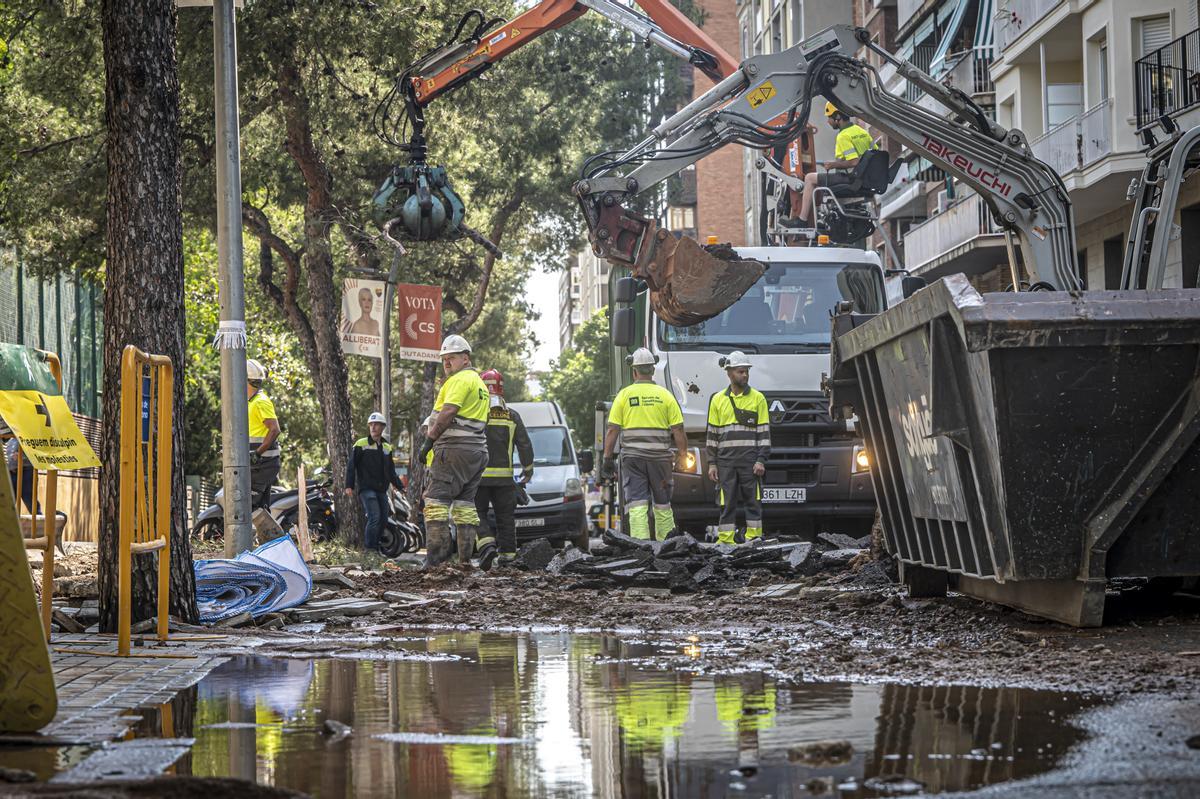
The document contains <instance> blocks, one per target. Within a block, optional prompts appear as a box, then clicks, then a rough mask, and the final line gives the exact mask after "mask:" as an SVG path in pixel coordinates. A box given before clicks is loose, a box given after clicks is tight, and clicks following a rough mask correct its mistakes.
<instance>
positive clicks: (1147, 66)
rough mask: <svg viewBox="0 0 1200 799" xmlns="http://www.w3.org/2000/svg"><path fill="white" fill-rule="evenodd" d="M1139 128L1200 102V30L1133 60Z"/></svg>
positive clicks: (1186, 34)
mask: <svg viewBox="0 0 1200 799" xmlns="http://www.w3.org/2000/svg"><path fill="white" fill-rule="evenodd" d="M1133 71H1134V83H1133V86H1134V90H1135V97H1134V102H1135V104H1136V108H1137V125H1138V130H1142V129H1143V128H1146V127H1149V126H1150V125H1153V124H1154V123H1155V122H1157V121H1158V119H1159V117H1162V116H1175V115H1177V114H1180V113H1182V112H1183V111H1186V110H1187V109H1189V108H1193V107H1195V106H1196V105H1200V30H1194V31H1191V32H1190V33H1185V34H1184V35H1183V36H1180V37H1179V38H1178V39H1176V40H1175V41H1173V42H1171V43H1170V44H1167V45H1164V46H1162V47H1160V48H1158V49H1157V50H1155V51H1154V52H1152V53H1149V54H1148V55H1145V56H1143V57H1142V58H1139V59H1138V60H1137V61H1135V62H1133Z"/></svg>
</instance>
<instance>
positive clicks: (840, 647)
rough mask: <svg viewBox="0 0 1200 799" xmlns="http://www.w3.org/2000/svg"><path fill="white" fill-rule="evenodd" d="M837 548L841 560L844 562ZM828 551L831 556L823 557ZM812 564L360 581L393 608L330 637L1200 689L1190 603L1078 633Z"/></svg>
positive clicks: (1119, 607)
mask: <svg viewBox="0 0 1200 799" xmlns="http://www.w3.org/2000/svg"><path fill="white" fill-rule="evenodd" d="M820 549H822V547H820V545H819V544H818V550H817V551H818V552H820ZM824 549H826V550H828V549H830V548H829V547H824ZM601 551H602V552H604V551H605V550H604V549H603V547H601ZM785 552H786V550H785ZM834 553H837V554H835V556H834V560H835V563H836V560H837V555H840V554H843V553H840V552H839V551H838V550H834ZM610 554H611V555H612V556H613V557H616V556H620V555H623V554H628V553H627V552H621V551H619V550H612V551H611V553H610ZM829 554H831V553H829V552H826V553H824V555H822V557H824V558H825V562H826V563H827V564H828V563H829V559H828V557H827V556H828V555H829ZM610 559H611V558H610ZM562 560H563V557H562V556H561V555H560V556H558V558H557V561H558V564H559V570H561V568H562ZM780 560H784V562H785V563H786V559H785V558H780ZM819 562H820V561H818V563H819ZM539 565H540V564H539ZM618 565H620V564H618ZM550 568H551V569H554V568H555V565H554V563H551V564H550ZM567 568H568V569H570V567H569V566H568V567H567ZM648 568H653V564H649V565H648ZM807 571H810V572H812V573H809V574H796V573H791V574H788V573H786V569H780V568H779V562H778V561H775V562H768V563H762V564H760V567H759V568H753V567H751V568H744V569H727V570H726V571H725V572H724V575H723V577H722V574H721V572H720V571H718V579H716V580H713V581H712V585H711V587H709V588H707V589H706V588H705V586H703V585H700V586H696V585H691V586H689V587H688V589H687V590H686V591H685V592H679V591H678V590H677V591H676V592H675V593H672V590H671V589H670V588H664V587H658V588H655V587H639V586H636V585H634V586H632V587H625V586H622V585H620V584H619V583H612V582H606V581H604V580H598V579H596V577H595V576H587V575H586V574H581V573H579V572H578V571H577V572H576V573H574V574H570V573H562V574H551V573H548V572H546V571H540V570H534V571H523V570H521V569H517V568H512V567H507V568H498V569H495V570H493V571H491V572H487V573H484V572H479V571H477V570H472V569H462V568H460V567H457V566H444V567H440V568H438V569H436V570H434V571H432V572H423V571H420V570H416V569H412V570H394V571H393V570H389V571H386V572H385V573H383V574H369V573H362V572H359V573H357V574H356V576H355V578H354V580H355V583H356V585H355V588H354V589H353V591H349V590H346V591H343V592H342V593H343V594H344V595H347V596H349V595H356V596H365V597H374V598H378V599H380V600H383V601H386V602H388V609H387V610H385V611H382V612H378V613H375V614H373V615H371V616H369V617H364V618H361V619H345V618H342V619H339V618H338V617H337V616H333V617H332V618H330V619H328V620H327V621H326V624H327V627H326V630H327V632H336V631H339V630H342V631H346V632H350V631H353V630H357V629H362V628H379V627H380V625H387V624H401V625H404V626H413V625H430V626H435V627H441V626H467V627H471V628H475V629H501V628H518V629H520V628H534V629H538V628H566V629H574V630H604V631H639V632H640V631H647V632H655V633H657V634H660V635H664V636H667V635H677V636H679V637H681V638H686V637H687V636H694V637H695V638H696V640H695V641H694V644H695V646H694V647H691V648H689V649H688V652H687V654H686V655H679V656H677V659H678V660H679V661H680V664H681V665H683V664H684V662H685V661H686V666H687V668H689V669H702V670H713V671H721V670H746V669H754V670H758V669H762V670H766V671H769V672H771V673H773V674H775V675H776V676H777V677H779V678H780V679H783V680H785V681H812V680H825V679H846V680H855V681H888V682H904V683H955V684H974V685H983V686H1001V685H1007V686H1016V687H1030V688H1052V689H1058V690H1066V691H1081V692H1094V693H1099V694H1104V695H1111V696H1116V695H1122V694H1129V693H1137V692H1162V693H1172V694H1176V695H1186V694H1189V693H1192V692H1194V691H1197V690H1198V689H1200V596H1197V595H1194V594H1189V593H1182V592H1179V593H1175V594H1173V595H1171V594H1163V593H1158V592H1155V591H1153V590H1152V589H1151V587H1149V586H1138V585H1131V586H1129V587H1127V589H1126V590H1124V591H1121V592H1119V593H1118V592H1114V595H1113V596H1112V597H1111V599H1110V609H1111V613H1110V616H1111V617H1112V621H1111V623H1110V624H1109V625H1107V626H1105V627H1104V628H1102V629H1074V628H1070V627H1067V626H1064V625H1061V624H1056V623H1053V622H1047V621H1045V620H1042V619H1038V618H1035V617H1032V616H1029V615H1026V614H1024V613H1021V612H1019V611H1014V610H1011V609H1008V608H1004V607H1001V606H998V605H992V604H989V603H984V602H980V601H978V600H975V599H972V598H969V597H965V596H960V595H955V594H951V595H950V596H948V597H947V598H945V599H917V600H914V599H909V598H908V597H907V595H906V593H905V591H904V590H903V589H902V588H901V587H899V586H897V585H896V584H895V583H894V582H892V581H891V580H890V579H889V577H888V575H887V571H888V570H887V569H885V568H884V567H883V566H882V565H881V564H880V563H879V562H875V561H871V560H869V558H867V556H866V555H865V553H864V554H863V555H862V556H860V557H856V558H853V559H851V560H850V561H849V562H848V563H847V562H845V561H843V562H842V564H840V565H834V566H833V567H831V568H826V569H820V568H817V569H807ZM781 572H785V573H781ZM352 573H353V570H352ZM358 575H361V576H358ZM668 657H669V656H668ZM664 665H669V664H664Z"/></svg>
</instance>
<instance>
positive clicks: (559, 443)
mask: <svg viewBox="0 0 1200 799" xmlns="http://www.w3.org/2000/svg"><path fill="white" fill-rule="evenodd" d="M527 430H528V432H529V440H530V441H532V442H533V465H534V466H565V465H567V464H569V463H571V462H572V460H571V444H570V442H568V441H567V428H565V427H530V428H527ZM513 465H514V466H520V465H522V464H521V458H520V455H518V454H517V453H515V452H514V453H513Z"/></svg>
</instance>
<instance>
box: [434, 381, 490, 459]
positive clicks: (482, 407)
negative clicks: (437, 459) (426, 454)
mask: <svg viewBox="0 0 1200 799" xmlns="http://www.w3.org/2000/svg"><path fill="white" fill-rule="evenodd" d="M446 405H454V406H457V407H458V411H457V412H456V413H455V415H454V418H453V419H452V420H451V421H450V426H449V427H447V428H446V429H445V431H443V432H442V434H441V435H440V436H438V439H437V441H435V442H434V447H470V448H472V449H474V448H478V449H484V448H486V446H487V444H486V441H485V439H484V428H485V427H486V426H487V418H488V407H489V404H488V390H487V386H486V385H484V382H483V379H482V378H480V377H479V373H478V372H476V371H475V368H474V367H472V366H468V367H465V368H463V369H460V370H459V371H457V372H455V373H454V374H452V375H450V376H449V377H448V378H446V382H445V383H442V387H441V389H440V390H439V391H438V395H437V400H436V401H435V402H434V403H433V410H434V412H435V413H436V412H439V411H441V410H442V408H443V407H444V406H446Z"/></svg>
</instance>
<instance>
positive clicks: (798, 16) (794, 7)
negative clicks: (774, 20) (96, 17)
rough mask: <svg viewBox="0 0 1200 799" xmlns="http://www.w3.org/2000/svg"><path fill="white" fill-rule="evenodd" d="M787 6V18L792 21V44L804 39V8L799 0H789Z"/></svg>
mask: <svg viewBox="0 0 1200 799" xmlns="http://www.w3.org/2000/svg"><path fill="white" fill-rule="evenodd" d="M789 6H790V7H789V8H788V20H789V21H790V22H791V23H792V26H791V27H792V44H793V45H797V44H800V42H802V41H804V8H803V6H802V4H801V2H800V0H791V2H790V3H789Z"/></svg>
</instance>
